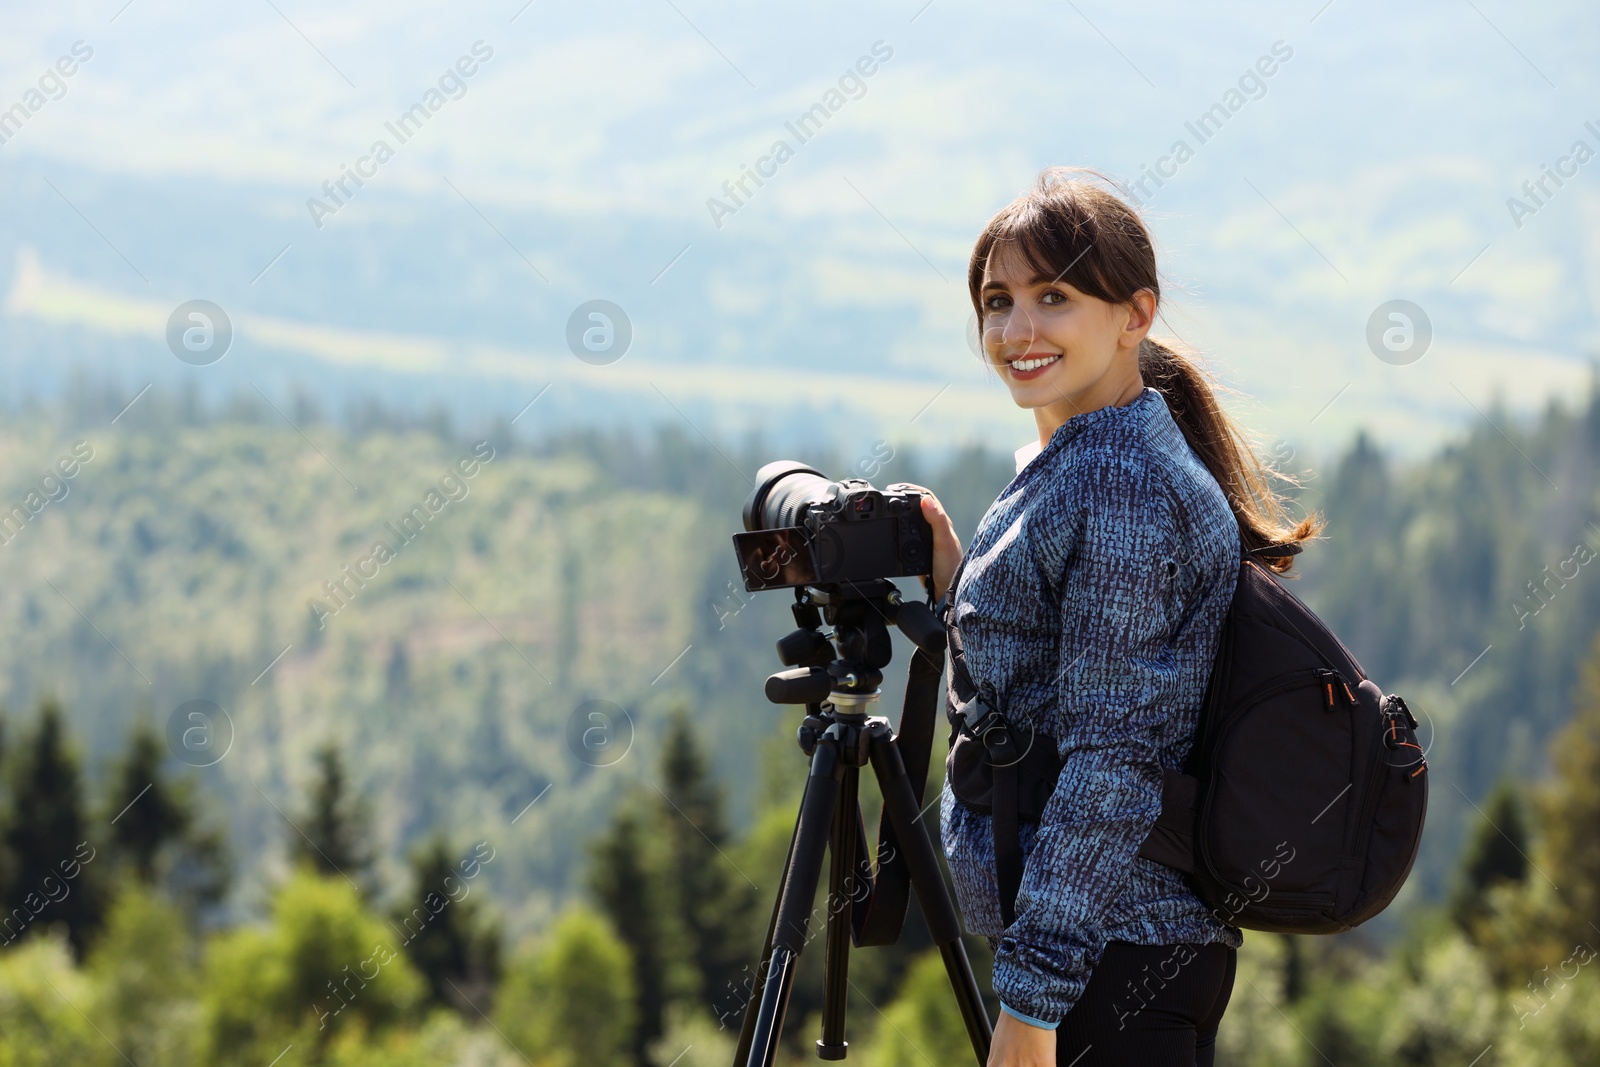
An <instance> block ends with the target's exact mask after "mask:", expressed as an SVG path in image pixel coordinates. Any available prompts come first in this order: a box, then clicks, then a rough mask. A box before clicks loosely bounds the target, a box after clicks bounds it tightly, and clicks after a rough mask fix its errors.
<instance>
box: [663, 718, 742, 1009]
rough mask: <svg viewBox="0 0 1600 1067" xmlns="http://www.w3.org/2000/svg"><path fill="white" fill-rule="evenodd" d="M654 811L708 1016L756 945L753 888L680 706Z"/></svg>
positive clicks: (726, 994)
mask: <svg viewBox="0 0 1600 1067" xmlns="http://www.w3.org/2000/svg"><path fill="white" fill-rule="evenodd" d="M661 776H662V779H663V782H662V790H661V802H660V804H659V805H658V814H659V818H660V821H661V824H662V825H661V828H662V831H663V839H664V840H665V841H666V842H667V847H668V850H669V857H670V858H669V863H668V868H667V871H666V872H665V873H666V876H667V879H668V880H669V882H670V885H671V889H672V894H671V899H672V902H673V905H674V907H675V909H676V910H677V912H678V915H679V919H680V921H681V923H682V925H683V928H684V930H685V932H686V934H687V936H688V940H689V945H690V951H691V953H692V956H693V962H694V966H695V970H696V971H697V972H698V975H699V984H700V1000H701V1002H702V1003H703V1004H704V1005H705V1006H706V1008H707V1009H709V1010H710V1011H711V1013H712V1014H713V1015H714V1014H716V1012H717V1011H718V1010H719V1009H726V1008H727V1007H729V1005H726V1004H723V1003H722V1002H723V1001H725V1000H727V999H728V997H729V991H730V990H735V989H737V988H738V984H739V979H740V976H741V973H742V969H743V968H744V967H745V966H746V965H747V964H748V963H749V960H750V958H751V957H753V956H755V955H756V954H757V952H758V949H759V945H752V944H749V943H748V942H749V941H750V938H749V936H748V931H749V922H750V917H751V915H752V913H753V907H754V904H755V898H754V889H753V887H752V886H751V885H750V883H749V882H748V881H747V880H746V879H745V877H744V875H742V874H740V873H739V872H738V871H737V870H736V869H734V867H733V866H732V864H731V861H730V860H729V859H728V856H727V854H726V851H725V849H726V847H728V845H729V840H728V829H727V824H726V819H725V816H724V811H723V807H724V805H723V796H722V790H721V788H720V787H719V786H718V785H717V783H716V782H714V781H713V780H712V778H711V776H710V772H709V768H708V767H707V764H706V759H705V756H704V754H703V753H702V752H701V750H700V747H699V745H698V743H697V742H696V740H695V736H694V724H693V721H692V720H691V719H690V717H689V712H688V709H687V708H686V707H683V706H681V705H680V706H679V707H677V708H676V709H675V710H674V712H673V715H672V718H671V720H670V723H669V726H668V730H667V739H666V746H665V749H664V751H663V753H662V757H661Z"/></svg>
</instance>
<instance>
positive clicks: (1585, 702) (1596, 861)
mask: <svg viewBox="0 0 1600 1067" xmlns="http://www.w3.org/2000/svg"><path fill="white" fill-rule="evenodd" d="M1580 693H1581V694H1582V695H1581V697H1580V699H1579V701H1578V704H1577V707H1576V708H1575V709H1574V711H1573V715H1572V719H1571V721H1570V722H1568V723H1567V725H1566V726H1565V727H1563V728H1562V730H1561V731H1560V732H1559V733H1557V734H1556V736H1555V738H1554V739H1553V740H1552V741H1551V743H1550V762H1551V766H1552V767H1553V768H1554V770H1555V780H1554V781H1553V782H1552V783H1550V784H1549V785H1548V786H1547V787H1545V788H1544V789H1542V790H1540V791H1539V793H1538V795H1537V801H1536V802H1537V805H1538V809H1539V824H1540V831H1541V836H1542V837H1543V839H1544V840H1543V848H1542V849H1541V855H1542V862H1541V867H1543V868H1544V872H1545V873H1546V874H1547V875H1548V876H1549V879H1550V881H1551V882H1552V883H1554V885H1555V895H1556V900H1557V901H1558V902H1559V903H1558V904H1557V906H1556V908H1555V909H1554V910H1555V914H1553V915H1552V916H1550V925H1551V928H1552V932H1554V933H1555V934H1556V935H1557V936H1558V937H1559V938H1560V939H1561V940H1562V941H1563V942H1565V943H1567V944H1574V943H1578V942H1582V943H1585V944H1588V945H1590V946H1595V947H1600V638H1597V639H1596V640H1595V641H1594V643H1593V645H1592V646H1591V652H1590V656H1589V658H1588V660H1587V662H1586V663H1585V664H1584V668H1583V679H1582V685H1581V689H1580Z"/></svg>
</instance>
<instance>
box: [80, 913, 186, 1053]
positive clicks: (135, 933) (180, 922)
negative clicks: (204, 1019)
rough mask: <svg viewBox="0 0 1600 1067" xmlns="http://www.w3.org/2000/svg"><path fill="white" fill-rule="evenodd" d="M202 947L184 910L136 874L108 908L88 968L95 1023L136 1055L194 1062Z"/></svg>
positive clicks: (112, 1041) (114, 1040)
mask: <svg viewBox="0 0 1600 1067" xmlns="http://www.w3.org/2000/svg"><path fill="white" fill-rule="evenodd" d="M198 962H199V960H198V951H197V946H196V944H195V941H194V937H193V933H192V931H191V930H190V928H189V926H188V923H187V922H186V920H185V916H184V915H183V913H182V912H181V911H180V910H179V909H178V908H177V907H175V906H174V905H173V904H172V903H171V902H170V901H167V900H164V899H162V897H160V896H158V895H156V894H154V893H152V892H150V890H149V889H148V888H147V887H145V886H143V885H141V884H140V883H138V882H135V881H129V882H126V883H125V884H124V885H123V888H122V889H121V891H120V892H118V893H117V895H116V898H115V899H114V900H113V901H112V904H111V907H110V909H109V910H108V912H107V915H106V925H105V929H104V930H103V931H102V932H101V934H100V936H99V937H98V938H96V939H95V944H94V948H93V949H92V950H91V951H90V953H89V958H88V961H87V966H86V968H85V970H86V971H87V973H88V974H89V976H90V977H91V978H93V980H94V982H95V985H96V987H97V988H98V990H99V993H98V996H97V997H96V999H95V1009H96V1010H95V1011H94V1012H93V1017H94V1018H95V1020H96V1025H97V1026H99V1027H100V1028H101V1029H102V1030H104V1031H105V1034H106V1037H107V1039H108V1040H110V1041H111V1043H112V1044H114V1045H116V1046H117V1048H119V1049H124V1050H126V1051H127V1054H128V1056H129V1058H130V1059H132V1060H134V1062H137V1063H188V1062H191V1059H192V1055H193V1051H194V1050H193V1047H192V1046H193V1044H194V1027H193V1019H192V1008H193V1004H194V996H195V993H196V992H197V989H198V985H197V982H196V978H197V971H198Z"/></svg>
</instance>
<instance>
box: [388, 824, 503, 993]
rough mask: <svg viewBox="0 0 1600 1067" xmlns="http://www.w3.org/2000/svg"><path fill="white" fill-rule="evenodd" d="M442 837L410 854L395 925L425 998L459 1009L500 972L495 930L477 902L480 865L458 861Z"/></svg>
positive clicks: (470, 859) (469, 858)
mask: <svg viewBox="0 0 1600 1067" xmlns="http://www.w3.org/2000/svg"><path fill="white" fill-rule="evenodd" d="M456 856H457V854H456V853H455V852H454V851H452V849H451V848H450V845H449V843H448V842H447V841H446V839H445V838H444V837H443V836H442V835H434V836H433V837H431V838H429V839H428V841H427V842H426V843H425V844H423V845H422V847H420V848H418V849H417V850H415V851H414V852H413V853H412V855H411V892H410V895H409V896H408V897H407V898H406V900H405V901H404V902H402V904H401V906H400V907H399V908H398V909H396V911H395V913H394V916H393V925H394V927H395V928H396V929H397V930H398V931H399V932H400V933H402V934H403V936H404V937H405V942H404V949H405V953H406V956H407V958H409V959H410V960H411V963H412V965H413V966H414V967H416V969H417V971H418V972H419V973H420V974H421V975H422V978H423V981H425V982H426V983H427V984H428V999H429V1001H430V1002H432V1003H435V1004H449V1005H451V1006H453V1007H455V1008H456V1009H458V1010H460V1011H463V1012H472V1011H473V1007H474V1005H477V1004H480V1003H482V1002H483V1000H484V997H485V996H486V995H487V994H490V993H492V992H493V990H494V985H495V982H496V981H497V980H498V978H499V970H500V930H499V925H498V924H497V923H495V922H494V921H492V920H491V919H490V918H489V917H488V915H487V914H486V913H485V911H484V909H483V906H482V896H481V895H474V894H481V893H482V891H483V890H482V886H483V883H482V882H479V881H477V880H476V878H477V875H478V873H480V868H481V864H480V863H479V861H478V860H477V858H476V857H475V856H473V855H470V854H469V855H468V856H467V858H466V859H460V860H458V859H457V858H456Z"/></svg>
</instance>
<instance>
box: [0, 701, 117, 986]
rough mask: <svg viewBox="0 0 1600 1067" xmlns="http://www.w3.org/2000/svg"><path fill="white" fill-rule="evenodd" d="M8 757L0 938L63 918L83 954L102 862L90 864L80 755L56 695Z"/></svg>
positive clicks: (98, 913) (99, 908)
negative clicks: (5, 884) (6, 876)
mask: <svg viewBox="0 0 1600 1067" xmlns="http://www.w3.org/2000/svg"><path fill="white" fill-rule="evenodd" d="M10 756H11V758H10V760H9V767H8V770H9V771H10V774H9V775H8V778H9V782H8V785H9V789H8V792H9V794H10V800H11V815H10V818H9V819H8V820H7V824H6V827H5V833H4V841H5V851H6V852H7V853H8V854H9V858H10V867H11V878H10V883H11V884H10V890H9V892H8V894H7V898H6V900H5V901H4V914H3V915H0V941H5V942H10V941H13V940H15V939H16V938H18V937H20V936H22V935H23V934H25V933H27V932H29V931H31V930H35V929H40V928H46V927H50V926H53V925H55V924H57V923H60V924H62V925H63V926H65V927H66V930H67V936H68V938H69V940H70V941H71V943H72V947H73V950H74V951H75V952H76V953H77V954H78V955H79V956H80V957H81V956H82V955H83V952H84V950H85V949H86V948H87V946H88V944H89V942H90V940H91V939H92V937H93V935H94V933H95V931H96V930H98V928H99V926H100V923H101V919H102V917H103V911H104V894H103V893H102V892H101V888H100V886H101V874H102V869H103V868H104V866H105V864H104V863H101V864H100V865H99V866H95V865H94V860H95V858H96V856H97V855H98V852H97V849H96V846H95V844H94V843H93V842H91V841H90V840H89V830H88V819H87V817H86V815H85V810H84V809H85V805H84V799H83V786H82V782H81V781H80V780H79V776H78V760H77V756H76V755H75V754H74V753H73V751H72V747H71V744H70V741H69V739H68V737H67V732H66V725H65V723H64V722H63V718H62V713H61V705H60V704H59V703H58V702H57V701H56V700H55V699H54V698H50V697H47V698H45V699H44V700H43V701H41V702H40V704H39V719H38V723H37V725H36V726H35V728H34V730H33V733H32V734H31V735H30V736H28V737H25V738H24V739H23V741H22V744H21V745H20V746H18V748H17V750H16V751H15V752H13V753H10Z"/></svg>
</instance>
